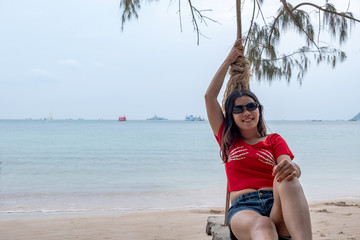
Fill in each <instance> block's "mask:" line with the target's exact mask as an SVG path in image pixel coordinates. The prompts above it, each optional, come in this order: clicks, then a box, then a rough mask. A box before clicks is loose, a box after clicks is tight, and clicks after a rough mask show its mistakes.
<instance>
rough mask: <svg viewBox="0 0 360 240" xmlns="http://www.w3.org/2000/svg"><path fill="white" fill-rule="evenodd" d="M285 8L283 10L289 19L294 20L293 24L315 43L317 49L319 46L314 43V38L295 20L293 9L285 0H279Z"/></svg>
mask: <svg viewBox="0 0 360 240" xmlns="http://www.w3.org/2000/svg"><path fill="white" fill-rule="evenodd" d="M280 1H281V2H282V4H283V6H284V8H285V11H286V12H287V13H288V14H289V15H290V17H291V19H292V20H293V21H294V23H295V25H296V26H297V27H298V28H299V29H300V30H301V31H302V32H303V33H304V34H305V35H306V37H307V38H308V39H309V40H310V41H311V42H312V43H313V44H314V45H315V47H316V48H318V49H319V46H318V45H317V44H316V42H315V41H314V39H313V38H312V37H311V36H309V34H308V33H307V32H306V31H305V30H304V28H303V27H302V26H301V25H300V24H299V23H298V22H297V21H296V19H295V17H294V15H293V11H294V10H292V9H290V8H289V6H288V4H287V2H286V0H280Z"/></svg>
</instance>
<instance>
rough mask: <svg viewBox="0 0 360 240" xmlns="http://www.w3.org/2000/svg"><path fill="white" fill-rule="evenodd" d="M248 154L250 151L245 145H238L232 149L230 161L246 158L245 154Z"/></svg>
mask: <svg viewBox="0 0 360 240" xmlns="http://www.w3.org/2000/svg"><path fill="white" fill-rule="evenodd" d="M246 154H249V152H248V150H247V149H246V148H244V146H241V147H236V148H234V149H233V150H231V153H230V155H229V161H232V160H241V159H244V158H245V157H244V155H246Z"/></svg>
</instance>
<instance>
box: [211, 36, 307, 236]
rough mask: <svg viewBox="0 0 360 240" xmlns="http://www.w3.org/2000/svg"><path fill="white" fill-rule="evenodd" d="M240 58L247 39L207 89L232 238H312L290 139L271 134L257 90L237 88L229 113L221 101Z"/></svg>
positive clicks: (236, 46)
mask: <svg viewBox="0 0 360 240" xmlns="http://www.w3.org/2000/svg"><path fill="white" fill-rule="evenodd" d="M238 58H244V48H243V46H242V45H241V40H239V41H237V42H236V43H235V44H234V47H233V48H232V49H231V51H230V53H229V55H228V57H227V58H226V59H225V61H224V63H223V64H222V65H221V66H220V68H219V70H218V71H217V72H216V74H215V76H214V77H213V79H212V81H211V83H210V85H209V87H208V89H207V91H206V94H205V102H206V110H207V113H208V119H209V123H210V125H211V128H212V130H213V133H214V135H215V137H216V140H217V141H218V143H219V145H220V148H221V152H222V160H223V161H224V163H225V170H226V175H227V180H228V192H229V194H230V199H231V202H232V204H231V208H230V209H229V210H228V212H227V215H226V217H225V219H226V223H227V225H228V226H229V228H230V237H231V239H273V240H277V239H284V237H289V236H291V237H293V238H294V239H304V240H310V239H312V233H311V221H310V212H309V207H308V204H307V200H306V198H305V195H304V192H303V189H302V186H301V184H300V182H299V180H298V178H299V177H300V175H301V171H300V168H299V166H298V165H297V164H295V163H294V162H292V159H293V158H294V155H293V154H292V152H291V151H290V149H289V147H288V145H287V143H286V142H285V140H284V139H283V138H282V137H281V136H280V135H278V134H276V133H273V134H270V135H267V133H266V126H265V123H264V120H263V113H262V106H261V104H260V102H259V100H258V99H257V97H256V96H255V94H253V93H252V92H250V91H249V90H246V89H241V90H238V89H237V90H234V91H233V92H232V93H231V94H230V95H229V96H228V97H227V98H226V100H225V113H224V114H223V111H222V109H221V107H220V104H219V103H218V101H217V97H218V94H219V91H220V89H221V87H222V85H223V82H224V78H225V74H226V72H227V70H228V68H229V66H230V64H232V63H234V61H235V60H236V59H238ZM230 81H231V80H230ZM285 239H287V238H285Z"/></svg>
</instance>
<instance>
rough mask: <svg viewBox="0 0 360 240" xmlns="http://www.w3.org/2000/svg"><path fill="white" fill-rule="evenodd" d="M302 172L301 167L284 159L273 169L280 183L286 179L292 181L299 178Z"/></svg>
mask: <svg viewBox="0 0 360 240" xmlns="http://www.w3.org/2000/svg"><path fill="white" fill-rule="evenodd" d="M300 175H301V171H300V168H299V166H298V165H297V164H296V163H294V162H292V161H291V160H290V158H289V159H283V160H282V161H279V163H278V164H277V165H276V166H275V167H274V168H273V176H275V178H276V180H277V181H278V182H281V181H282V180H284V179H286V180H287V181H291V180H292V179H293V178H294V177H297V178H299V177H300Z"/></svg>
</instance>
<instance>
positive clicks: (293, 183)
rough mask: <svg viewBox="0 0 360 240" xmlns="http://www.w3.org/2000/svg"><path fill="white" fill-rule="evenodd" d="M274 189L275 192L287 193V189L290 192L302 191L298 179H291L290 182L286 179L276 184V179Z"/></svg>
mask: <svg viewBox="0 0 360 240" xmlns="http://www.w3.org/2000/svg"><path fill="white" fill-rule="evenodd" d="M273 187H274V189H275V191H276V190H277V191H279V192H281V191H286V192H288V190H289V189H291V190H295V191H297V190H302V186H301V184H300V181H299V179H298V178H296V177H295V178H293V179H292V180H290V181H288V180H286V179H284V180H282V181H281V182H277V181H276V179H275V180H274V186H273Z"/></svg>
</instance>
